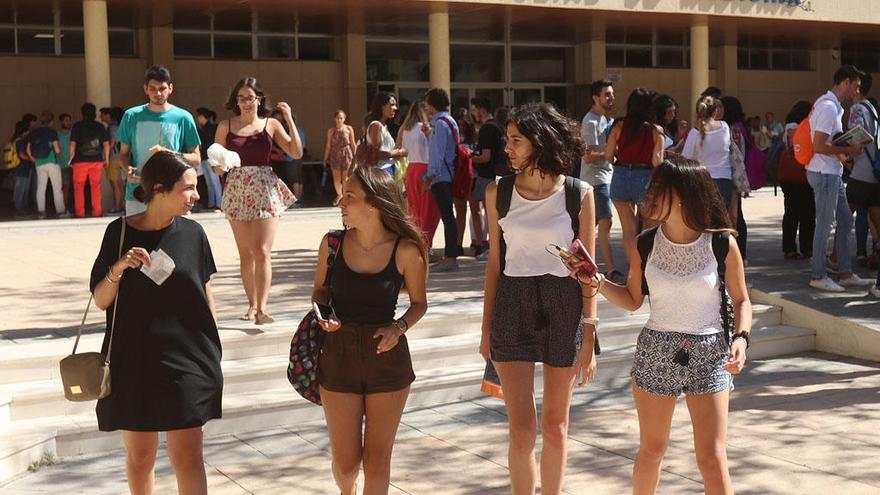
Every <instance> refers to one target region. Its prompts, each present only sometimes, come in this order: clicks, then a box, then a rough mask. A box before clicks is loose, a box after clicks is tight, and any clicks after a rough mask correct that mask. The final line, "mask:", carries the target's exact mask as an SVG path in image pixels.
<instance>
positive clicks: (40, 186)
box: [37, 164, 49, 215]
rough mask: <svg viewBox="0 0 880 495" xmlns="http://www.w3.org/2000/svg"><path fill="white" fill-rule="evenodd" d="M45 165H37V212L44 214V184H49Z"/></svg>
mask: <svg viewBox="0 0 880 495" xmlns="http://www.w3.org/2000/svg"><path fill="white" fill-rule="evenodd" d="M47 166H48V164H46V165H40V166H38V167H37V212H38V213H40V215H45V214H46V186H47V185H48V184H49V171H48V170H46V167H47Z"/></svg>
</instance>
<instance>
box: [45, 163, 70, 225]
mask: <svg viewBox="0 0 880 495" xmlns="http://www.w3.org/2000/svg"><path fill="white" fill-rule="evenodd" d="M43 167H46V172H47V173H48V175H49V182H50V183H51V184H52V201H53V202H54V203H55V213H58V214H59V215H61V214H64V213H66V212H67V207H66V206H65V204H64V192H63V190H62V178H61V166H60V165H58V164H57V163H47V164H45V165H43Z"/></svg>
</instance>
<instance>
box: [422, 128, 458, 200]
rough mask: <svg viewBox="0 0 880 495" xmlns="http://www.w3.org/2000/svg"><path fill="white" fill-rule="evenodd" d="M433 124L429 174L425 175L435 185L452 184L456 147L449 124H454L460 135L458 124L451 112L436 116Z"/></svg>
mask: <svg viewBox="0 0 880 495" xmlns="http://www.w3.org/2000/svg"><path fill="white" fill-rule="evenodd" d="M444 117H445V118H444ZM441 118H443V120H441ZM431 123H432V126H433V131H431V137H429V138H428V173H427V174H425V175H426V176H427V177H430V178H431V179H432V182H433V183H434V184H437V183H438V182H450V183H451V182H452V177H453V176H454V174H455V151H456V145H455V137H454V136H453V135H452V129H451V128H450V127H449V123H452V126H453V127H454V128H455V132H456V133H458V124H456V123H455V119H453V118H452V117H450V116H449V112H440V113H438V114H435V115H434V116H433V117H431Z"/></svg>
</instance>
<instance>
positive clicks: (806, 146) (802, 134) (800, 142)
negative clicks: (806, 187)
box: [791, 98, 831, 167]
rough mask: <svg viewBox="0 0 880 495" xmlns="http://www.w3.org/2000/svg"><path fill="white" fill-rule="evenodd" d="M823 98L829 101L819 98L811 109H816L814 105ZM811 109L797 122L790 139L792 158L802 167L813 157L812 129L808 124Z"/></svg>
mask: <svg viewBox="0 0 880 495" xmlns="http://www.w3.org/2000/svg"><path fill="white" fill-rule="evenodd" d="M823 99H824V100H827V101H831V100H828V99H827V98H820V99H819V100H817V101H816V103H814V104H813V110H815V109H816V105H818V104H819V103H820V102H821V101H822V100H823ZM813 110H810V115H807V118H805V119H804V120H802V121H801V123H800V124H798V126H797V129H796V130H795V131H794V137H792V139H791V142H792V150H794V159H795V160H797V162H798V163H800V164H801V165H803V166H804V167H806V166H807V165H809V164H810V160H812V159H813V155H814V154H815V153H813V129H812V126H811V125H810V116H811V115H813Z"/></svg>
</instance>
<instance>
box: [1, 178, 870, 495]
mask: <svg viewBox="0 0 880 495" xmlns="http://www.w3.org/2000/svg"><path fill="white" fill-rule="evenodd" d="M745 211H746V215H747V218H748V219H749V223H750V229H749V244H750V266H749V268H748V278H749V282H750V283H753V284H754V285H755V287H757V288H760V289H762V290H765V291H767V292H771V293H777V294H782V295H784V297H787V298H790V299H794V300H797V301H798V302H801V303H802V304H806V305H808V306H811V307H815V308H816V309H819V310H822V311H825V312H828V313H832V314H837V315H840V316H845V317H847V318H851V319H853V320H857V321H859V322H862V323H865V324H869V325H875V326H876V325H877V316H876V315H878V314H880V300H877V299H870V298H869V297H868V296H866V292H867V291H866V290H859V291H858V292H856V291H848V292H846V293H843V294H834V295H829V294H824V293H818V292H814V291H811V290H810V289H808V288H807V286H806V283H807V279H808V276H809V275H808V274H809V271H808V270H809V269H808V266H807V263H806V262H797V261H795V262H790V261H783V260H782V256H781V249H780V240H779V236H780V225H781V222H780V218H781V211H782V197H781V195H780V196H779V197H773V196H772V191H762V192H760V193H759V194H757V195H756V197H754V198H752V199H749V200H748V201H746V203H745ZM194 218H195V219H197V220H198V221H200V222H201V223H202V224H203V225H204V226H205V229H206V231H207V232H208V236H209V238H210V240H211V244H212V247H213V250H214V256H215V259H216V261H217V264H218V267H219V268H220V272H219V274H218V276H217V278H216V279H215V293H216V296H217V301H218V308H219V312H220V317H221V319H227V320H228V319H230V318H234V317H235V316H237V315H239V314H240V313H241V312H242V311H243V310H244V309H245V307H246V305H247V304H246V302H243V299H242V297H243V296H242V291H241V287H240V283H239V281H238V276H237V271H238V270H237V257H236V252H235V245H234V242H233V239H232V234H231V232H230V230H229V227H228V225H227V223H226V222H225V220H224V219H223V217H222V216H221V215H216V214H211V213H205V214H198V215H194ZM108 221H109V219H94V220H56V221H43V222H14V223H4V224H0V238H2V242H0V260H3V261H2V262H0V266H2V271H3V274H4V276H3V280H4V283H3V285H2V286H0V305H2V307H3V308H4V311H5V315H4V316H5V318H3V319H2V321H0V346H8V348H7V350H10V349H14V346H16V345H18V343H19V342H22V341H31V342H32V341H34V340H40V341H46V342H57V341H60V340H63V339H66V338H69V336H70V334H71V332H72V331H73V329H74V328H75V325H76V323H78V319H79V317H80V316H81V312H82V307H83V305H84V304H85V302H86V301H87V299H88V296H87V289H86V287H87V275H88V272H89V270H90V268H91V264H92V262H93V260H94V256H95V253H96V252H97V249H98V246H99V244H100V239H101V236H102V234H103V230H104V226H105V225H106V223H107V222H108ZM338 225H339V217H338V213H337V212H336V211H335V210H332V209H315V210H301V211H297V212H295V213H292V214H289V215H287V216H286V217H285V218H284V219H283V220H282V224H281V228H280V229H279V233H278V236H277V240H276V243H275V246H276V253H275V258H274V259H275V282H274V284H273V293H272V299H271V305H270V310H271V311H273V312H275V313H276V314H288V313H289V314H291V315H292V314H299V313H301V312H302V311H303V310H304V308H305V307H306V303H307V300H308V297H309V294H310V291H311V277H312V274H313V271H314V262H315V248H316V247H317V244H318V239H319V238H320V236H321V234H322V233H323V232H325V231H326V230H327V229H328V228H332V227H334V226H338ZM441 242H442V239H438V243H441ZM618 259H624V258H623V257H622V254H621V253H619V246H618ZM463 266H464V268H465V269H464V270H463V271H462V272H459V273H456V274H440V275H435V276H433V277H432V278H431V280H430V284H429V302H430V303H431V305H432V309H431V310H430V311H454V310H455V308H451V307H449V305H444V304H443V302H446V301H448V300H450V299H451V297H450V294H454V295H455V298H456V299H458V300H464V301H467V302H468V304H469V305H470V304H474V305H477V304H479V303H480V300H481V297H482V281H481V278H480V276H479V273H480V271H481V269H482V264H480V263H476V262H474V261H473V260H472V258H465V259H464V260H463ZM861 274H862V275H863V276H870V275H871V274H870V273H867V272H865V271H864V270H863V271H862V272H861ZM102 319H103V317H102V315H100V314H97V313H93V314H92V315H91V316H90V318H89V322H90V331H92V332H97V331H100V322H101V321H102ZM877 328H878V329H880V326H877ZM600 372H601V371H600ZM737 385H738V388H737V391H736V392H735V393H734V396H733V403H732V409H733V411H732V413H731V427H730V441H729V444H730V449H729V453H730V457H731V470H732V472H733V476H734V480H735V482H736V486H737V488H738V493H754V494H766V493H801V494H805V493H816V494H822V495H828V494H837V493H846V494H860V493H866V494H867V493H878V492H880V467H878V466H880V462H878V461H880V455H878V454H877V452H880V450H878V446H880V445H878V440H877V435H876V428H877V424H878V421H880V366H878V364H877V363H869V362H858V361H851V360H845V359H841V358H838V357H835V356H830V355H822V354H809V355H803V356H797V357H790V358H784V359H774V360H769V361H763V362H754V363H752V364H751V365H750V366H749V367H748V368H747V372H746V373H745V375H744V376H743V377H741V378H740V379H739V380H738V382H737ZM628 387H629V385H628V383H626V382H621V383H617V384H615V385H614V386H609V387H606V388H602V389H590V390H587V391H584V392H580V393H578V394H577V395H576V400H575V405H574V406H573V408H572V427H571V431H570V442H569V443H570V447H571V454H570V463H569V476H568V484H567V486H566V491H567V493H571V494H581V493H590V494H604V493H607V494H620V493H627V492H629V473H630V470H631V465H632V459H633V456H634V454H635V450H636V448H637V445H638V441H637V423H636V419H635V415H634V411H633V408H632V404H631V399H630V394H629V390H628ZM675 426H676V427H675V431H674V433H673V442H672V446H671V447H670V450H669V452H668V454H667V457H666V462H665V463H664V474H663V482H662V485H661V493H675V494H679V493H698V492H701V485H700V482H699V480H700V477H699V474H698V472H697V469H696V465H695V462H694V460H693V452H692V447H691V444H692V442H691V440H690V430H689V426H688V420H687V414H686V407H684V405H683V404H681V405H680V407H679V410H678V412H677V413H676V417H675ZM505 449H506V427H505V421H504V410H503V405H502V403H501V402H500V401H497V400H495V399H488V398H487V399H482V400H477V401H471V402H465V403H459V404H451V405H447V406H443V407H437V408H431V409H424V410H415V411H410V412H408V413H407V414H406V415H405V416H404V420H403V424H402V426H401V431H400V434H399V442H398V444H397V447H396V450H395V463H394V466H395V471H394V475H393V479H394V486H395V489H396V490H397V491H396V492H394V493H411V494H442V495H446V494H492V493H505V492H506V491H507V488H506V487H505V483H506V480H507V473H506V454H505ZM206 450H207V454H206V461H207V463H208V465H209V467H210V469H209V472H210V475H209V476H210V477H209V480H210V483H211V493H212V494H214V493H221V494H223V493H297V494H300V493H302V494H311V493H333V490H334V487H333V484H332V479H331V476H330V468H329V461H328V457H327V436H326V432H325V431H324V430H323V426H322V425H320V424H313V425H302V427H300V428H297V429H296V430H295V431H293V430H290V429H287V430H278V431H264V432H259V433H254V434H249V435H238V436H227V437H217V438H212V439H210V440H209V441H208V442H207V447H206ZM159 476H160V478H159V483H160V487H159V489H157V493H163V494H164V493H174V491H175V490H174V485H173V478H172V477H170V470H169V468H168V465H167V459H166V458H165V457H164V456H162V457H161V458H160V461H159ZM125 489H126V488H125V482H124V453H123V452H121V451H117V452H110V453H107V454H103V455H99V456H91V457H88V458H85V457H80V458H74V459H67V460H65V461H64V462H63V463H60V464H58V465H55V466H47V467H44V468H42V469H40V470H39V472H37V473H34V474H30V475H28V476H25V477H23V478H21V479H19V480H16V481H14V482H12V483H10V484H8V485H7V486H5V487H3V488H0V494H4V495H5V494H12V493H21V494H26V493H90V494H103V493H122V492H124V491H125Z"/></svg>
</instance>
